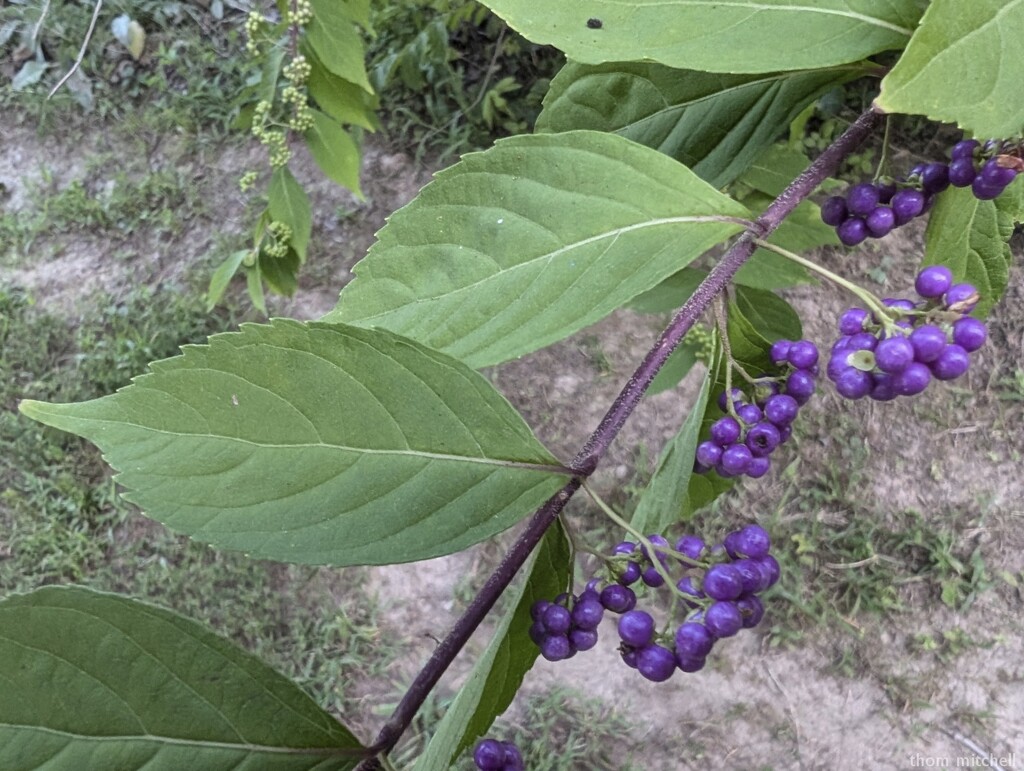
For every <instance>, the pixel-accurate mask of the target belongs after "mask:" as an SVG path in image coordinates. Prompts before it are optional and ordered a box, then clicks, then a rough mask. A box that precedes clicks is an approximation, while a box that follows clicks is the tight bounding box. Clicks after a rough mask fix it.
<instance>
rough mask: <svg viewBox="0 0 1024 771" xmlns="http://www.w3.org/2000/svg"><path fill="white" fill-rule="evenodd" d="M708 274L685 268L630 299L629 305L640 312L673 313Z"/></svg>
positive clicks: (704, 271) (703, 271)
mask: <svg viewBox="0 0 1024 771" xmlns="http://www.w3.org/2000/svg"><path fill="white" fill-rule="evenodd" d="M707 275H708V273H707V271H706V270H698V269H697V268H683V269H682V270H679V271H676V272H675V273H673V274H672V275H671V276H669V277H668V278H666V279H665V280H664V281H662V282H661V283H659V284H658V285H657V286H654V287H652V288H650V289H648V290H647V291H646V292H644V293H643V294H638V295H637V296H636V297H634V298H633V299H632V300H630V301H629V307H630V308H632V309H633V310H635V311H639V312H640V313H671V312H672V311H674V310H676V309H677V308H680V307H682V305H683V303H685V302H686V301H687V300H688V299H689V297H690V295H692V294H693V293H694V292H695V291H697V287H698V286H700V282H701V281H703V280H704V279H705V278H707Z"/></svg>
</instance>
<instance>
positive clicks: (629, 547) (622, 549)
mask: <svg viewBox="0 0 1024 771" xmlns="http://www.w3.org/2000/svg"><path fill="white" fill-rule="evenodd" d="M635 551H636V544H635V543H632V542H631V541H623V542H622V543H617V544H615V548H614V549H612V554H613V555H619V554H632V553H633V552H635Z"/></svg>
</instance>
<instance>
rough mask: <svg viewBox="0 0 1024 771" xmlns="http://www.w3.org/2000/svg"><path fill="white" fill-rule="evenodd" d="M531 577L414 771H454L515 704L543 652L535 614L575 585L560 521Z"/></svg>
mask: <svg viewBox="0 0 1024 771" xmlns="http://www.w3.org/2000/svg"><path fill="white" fill-rule="evenodd" d="M526 572H527V578H526V580H525V581H524V582H522V584H521V585H520V586H519V588H518V589H517V590H516V592H515V594H514V596H513V597H512V610H511V611H510V612H508V613H506V614H505V616H504V617H503V618H502V620H501V622H500V623H499V624H498V628H497V629H496V630H495V632H494V637H493V638H492V639H491V643H490V645H488V646H487V650H486V651H484V653H483V655H482V656H480V658H478V659H477V662H476V664H475V665H474V667H473V671H472V672H470V674H469V678H468V679H467V681H466V684H465V685H463V686H462V689H461V690H460V691H459V693H458V695H457V696H456V697H455V700H454V701H452V703H451V705H449V707H448V710H447V712H445V715H444V717H443V718H442V719H441V723H440V725H438V727H437V732H436V733H435V734H434V736H433V738H432V739H431V740H430V744H428V745H427V748H426V750H424V752H423V754H422V755H421V756H420V757H419V760H418V761H417V763H416V765H415V766H414V768H413V771H435V769H442V768H452V767H453V761H454V760H455V758H457V757H458V756H459V755H460V754H461V753H462V751H463V750H464V749H466V748H467V747H469V746H470V745H471V744H472V743H473V741H474V740H475V739H476V738H477V737H479V736H483V735H484V734H485V733H486V732H487V729H488V728H490V727H491V723H493V722H494V719H495V718H496V717H497V716H498V715H500V714H502V713H503V712H504V711H505V709H506V708H507V707H508V705H509V704H511V703H512V699H513V698H514V697H515V695H516V693H517V692H518V690H519V686H520V685H522V682H523V678H524V677H525V676H526V673H527V672H528V671H529V670H530V668H531V667H532V666H533V662H534V661H535V660H536V659H537V654H538V652H539V651H538V649H537V646H536V645H535V644H534V642H533V641H532V640H531V639H530V632H529V630H530V624H531V623H532V619H531V618H530V608H531V607H532V606H533V604H534V603H535V602H537V601H538V600H550V599H552V598H554V597H556V596H557V595H558V594H560V593H561V592H564V591H566V589H567V588H568V587H569V586H570V584H571V582H572V555H571V553H570V552H569V542H568V539H567V538H566V535H565V531H564V530H562V526H561V524H560V523H558V522H557V521H556V522H555V524H554V525H553V526H552V527H551V528H550V529H549V530H548V532H547V533H546V534H545V536H544V540H543V541H541V543H540V546H539V547H538V549H537V551H536V552H535V556H534V559H533V560H532V562H531V563H530V565H529V567H528V568H527V571H526Z"/></svg>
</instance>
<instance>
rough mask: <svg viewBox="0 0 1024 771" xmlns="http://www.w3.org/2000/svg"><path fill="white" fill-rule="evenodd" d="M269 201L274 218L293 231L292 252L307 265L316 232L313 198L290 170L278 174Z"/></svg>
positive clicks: (275, 173)
mask: <svg viewBox="0 0 1024 771" xmlns="http://www.w3.org/2000/svg"><path fill="white" fill-rule="evenodd" d="M267 198H268V201H267V208H268V209H269V211H270V218H271V219H272V220H274V221H276V222H283V223H284V224H286V225H287V226H288V227H290V228H291V229H292V240H291V245H292V248H293V249H294V250H295V252H296V253H297V254H298V256H299V261H300V263H301V262H305V261H306V249H307V247H308V246H309V236H310V233H311V232H312V229H313V215H312V212H311V211H310V209H309V196H307V195H306V191H305V190H303V189H302V185H300V184H299V183H298V181H297V180H296V179H295V177H294V176H293V175H292V173H291V171H290V170H289V169H288V167H287V166H281V167H280V168H277V169H275V170H274V175H273V176H272V177H271V178H270V188H269V190H268V191H267Z"/></svg>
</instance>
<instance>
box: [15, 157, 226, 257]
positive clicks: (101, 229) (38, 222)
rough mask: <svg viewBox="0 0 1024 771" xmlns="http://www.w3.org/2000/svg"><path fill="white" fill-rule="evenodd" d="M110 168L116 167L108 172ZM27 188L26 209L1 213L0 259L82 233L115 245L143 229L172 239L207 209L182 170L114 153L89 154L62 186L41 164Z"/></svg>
mask: <svg viewBox="0 0 1024 771" xmlns="http://www.w3.org/2000/svg"><path fill="white" fill-rule="evenodd" d="M112 167H113V168H118V169H119V170H118V171H116V172H115V173H113V174H110V169H111V168H112ZM26 189H27V201H26V205H25V206H24V207H22V208H21V209H20V210H18V211H0V242H2V243H4V244H5V245H6V248H5V249H4V250H3V251H0V263H7V264H15V263H17V262H18V261H20V260H24V259H26V258H28V257H30V256H32V253H33V252H34V251H37V250H34V249H33V246H35V245H36V244H37V242H38V241H39V240H40V239H48V240H49V241H51V242H52V248H53V249H57V250H59V249H60V248H62V247H63V245H64V244H66V243H68V242H70V241H71V240H72V239H77V238H81V237H82V236H84V235H89V236H93V237H100V238H103V239H106V240H108V241H110V242H113V243H118V242H120V241H123V240H125V239H128V238H129V237H131V236H133V235H136V234H141V233H144V234H145V235H147V236H149V237H153V238H159V239H165V240H167V239H172V238H176V237H178V236H180V235H181V234H182V231H183V229H184V225H185V223H186V222H188V221H189V220H191V219H192V218H194V217H201V216H204V215H205V214H206V213H207V211H206V206H205V204H204V199H203V196H202V194H201V189H200V188H199V187H197V186H196V185H195V184H194V183H193V180H192V179H191V178H190V177H189V175H188V173H187V172H186V171H185V170H184V169H181V168H176V169H156V170H149V169H147V168H145V163H144V162H142V161H140V160H134V159H131V158H130V159H128V160H125V159H119V158H118V157H117V156H116V155H115V154H114V153H101V154H98V155H94V156H92V157H91V158H90V159H89V163H88V166H87V168H86V170H85V172H84V174H83V175H82V176H80V177H78V178H76V179H72V180H71V181H70V182H68V183H66V184H64V185H63V186H60V185H58V183H57V181H56V180H55V179H54V177H53V175H52V173H51V171H50V170H49V169H46V168H44V169H42V170H41V173H40V175H39V177H38V178H37V179H35V180H33V181H31V182H30V183H29V184H28V185H26ZM183 213H187V216H183Z"/></svg>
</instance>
